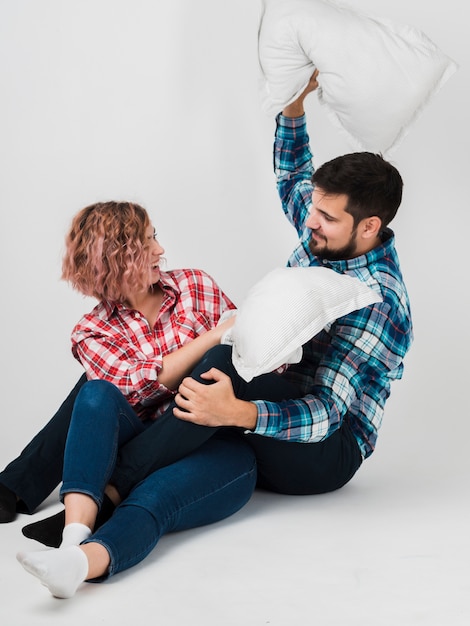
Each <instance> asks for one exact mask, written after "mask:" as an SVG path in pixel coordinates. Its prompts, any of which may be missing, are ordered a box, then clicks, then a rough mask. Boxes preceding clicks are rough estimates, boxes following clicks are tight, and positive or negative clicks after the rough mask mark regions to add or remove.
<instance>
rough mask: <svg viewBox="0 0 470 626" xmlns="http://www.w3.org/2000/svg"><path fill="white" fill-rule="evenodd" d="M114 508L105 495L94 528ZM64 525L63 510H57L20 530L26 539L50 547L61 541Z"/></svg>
mask: <svg viewBox="0 0 470 626" xmlns="http://www.w3.org/2000/svg"><path fill="white" fill-rule="evenodd" d="M115 508H116V507H115V506H114V504H113V503H112V502H111V500H110V499H109V498H108V496H106V495H105V496H104V498H103V504H102V506H101V509H100V510H99V512H98V515H97V516H96V522H95V530H97V529H98V528H99V527H100V526H102V525H103V524H104V523H105V522H107V521H108V520H109V518H110V517H111V515H112V514H113V512H114V509H115ZM64 526H65V511H59V512H58V513H56V514H55V515H51V516H50V517H46V519H43V520H40V521H39V522H33V523H32V524H28V525H27V526H24V527H23V528H22V530H21V532H22V533H23V535H24V536H25V537H28V539H35V540H36V541H39V543H42V544H44V545H45V546H49V547H50V548H58V547H59V546H60V544H61V543H62V532H63V530H64Z"/></svg>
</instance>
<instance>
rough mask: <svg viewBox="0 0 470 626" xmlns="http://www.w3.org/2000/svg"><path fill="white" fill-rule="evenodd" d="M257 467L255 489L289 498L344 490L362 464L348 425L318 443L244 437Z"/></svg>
mask: <svg viewBox="0 0 470 626" xmlns="http://www.w3.org/2000/svg"><path fill="white" fill-rule="evenodd" d="M246 439H247V441H248V442H249V443H250V445H251V446H252V447H253V450H254V451H255V455H256V461H257V466H258V486H259V487H261V488H264V489H268V490H269V491H276V492H278V493H285V494H290V495H310V494H316V493H326V492H329V491H334V490H335V489H339V488H340V487H343V486H344V485H345V484H346V483H347V482H348V481H349V480H351V478H352V477H353V476H354V474H355V473H356V471H357V470H358V469H359V467H360V465H361V463H362V456H361V452H360V450H359V446H358V444H357V441H356V439H355V437H354V435H353V434H352V432H351V429H350V428H349V426H348V424H347V423H344V424H343V426H342V427H341V428H340V429H339V430H338V431H336V432H335V433H333V434H332V435H331V436H330V437H328V439H325V440H324V441H321V442H318V443H296V442H289V441H282V440H279V439H272V438H270V437H261V436H260V435H247V436H246Z"/></svg>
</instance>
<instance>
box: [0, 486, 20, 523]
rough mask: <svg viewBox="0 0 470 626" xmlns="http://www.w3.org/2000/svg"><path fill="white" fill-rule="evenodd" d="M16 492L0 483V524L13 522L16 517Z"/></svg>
mask: <svg viewBox="0 0 470 626" xmlns="http://www.w3.org/2000/svg"><path fill="white" fill-rule="evenodd" d="M16 502H17V497H16V494H14V493H13V491H11V489H8V487H5V485H2V484H0V524H6V523H8V522H12V521H13V520H14V519H15V517H16Z"/></svg>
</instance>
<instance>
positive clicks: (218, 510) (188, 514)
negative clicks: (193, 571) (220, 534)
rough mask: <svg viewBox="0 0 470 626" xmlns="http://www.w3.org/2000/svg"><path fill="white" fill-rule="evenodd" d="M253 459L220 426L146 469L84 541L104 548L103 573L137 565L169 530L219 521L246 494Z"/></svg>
mask: <svg viewBox="0 0 470 626" xmlns="http://www.w3.org/2000/svg"><path fill="white" fill-rule="evenodd" d="M255 485H256V459H255V455H254V452H253V450H252V448H251V446H249V445H248V443H247V442H246V441H244V439H243V438H242V437H240V436H239V435H238V434H236V433H233V432H231V431H219V432H218V433H216V434H215V435H214V436H213V437H212V438H211V439H210V440H209V441H207V442H206V443H204V444H203V445H202V446H201V447H200V448H198V449H197V450H196V451H195V452H192V453H191V454H189V455H188V456H186V457H185V458H184V459H181V460H180V461H177V462H176V463H173V464H172V465H169V466H167V467H164V468H162V469H159V470H157V471H155V472H153V474H150V475H149V476H147V478H145V479H144V480H143V481H142V482H140V483H139V484H138V485H137V486H136V487H135V488H134V489H133V491H132V492H131V494H130V495H129V496H128V497H127V498H126V499H125V500H124V501H123V502H122V503H121V504H120V505H119V506H118V507H117V509H116V510H115V512H114V513H113V515H112V517H111V518H110V519H109V521H108V522H106V523H105V524H103V526H101V527H100V528H99V529H98V530H97V531H96V532H95V533H94V534H93V535H92V536H91V537H90V538H89V539H87V540H86V541H85V542H84V543H90V542H96V543H99V544H101V545H103V546H104V547H105V548H106V550H107V551H108V553H109V555H110V558H111V563H110V566H109V570H108V576H112V575H113V574H117V573H118V572H120V571H122V570H124V569H127V568H129V567H132V566H133V565H136V564H137V563H139V562H140V561H142V559H144V558H145V557H146V556H147V555H148V554H149V553H150V552H151V551H152V549H153V548H154V547H155V546H156V544H157V543H158V541H159V540H160V538H161V537H162V536H163V535H165V534H166V533H169V532H174V531H178V530H186V529H188V528H195V527H197V526H203V525H206V524H211V523H214V522H217V521H219V520H222V519H224V518H226V517H228V516H230V515H232V514H233V513H235V512H236V511H238V510H239V509H241V508H242V507H243V506H244V505H245V504H246V502H248V500H249V499H250V497H251V495H252V493H253V491H254V488H255Z"/></svg>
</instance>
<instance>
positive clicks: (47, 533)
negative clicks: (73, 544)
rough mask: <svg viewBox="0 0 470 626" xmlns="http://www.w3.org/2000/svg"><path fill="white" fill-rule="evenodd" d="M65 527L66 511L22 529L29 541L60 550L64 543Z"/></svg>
mask: <svg viewBox="0 0 470 626" xmlns="http://www.w3.org/2000/svg"><path fill="white" fill-rule="evenodd" d="M64 525H65V511H59V512H58V513H56V514H55V515H51V517H46V519H42V520H40V521H39V522H33V523H32V524H28V525H27V526H24V527H23V528H22V529H21V532H22V533H23V535H24V536H25V537H28V539H35V540H36V541H39V543H43V544H44V545H45V546H49V547H51V548H58V547H59V546H60V544H61V542H62V531H63V530H64Z"/></svg>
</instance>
